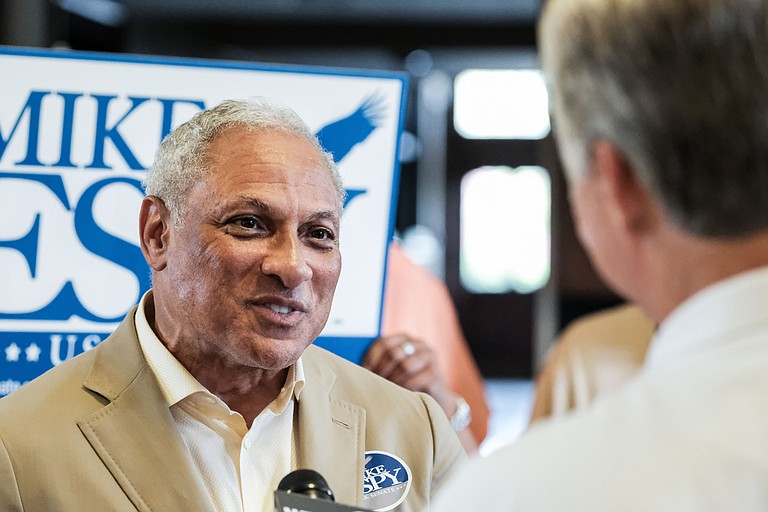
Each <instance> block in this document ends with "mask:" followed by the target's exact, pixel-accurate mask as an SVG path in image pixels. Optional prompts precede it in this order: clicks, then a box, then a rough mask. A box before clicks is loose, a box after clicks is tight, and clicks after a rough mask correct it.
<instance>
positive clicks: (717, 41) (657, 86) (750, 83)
mask: <svg viewBox="0 0 768 512" xmlns="http://www.w3.org/2000/svg"><path fill="white" fill-rule="evenodd" d="M767 17H768V2H766V0H549V1H548V2H547V5H546V7H545V9H544V12H543V15H542V19H541V24H540V27H539V48H540V52H541V58H542V65H543V69H544V72H545V75H546V76H547V79H548V80H549V81H550V93H551V100H552V110H553V114H554V118H555V123H556V126H555V127H556V130H557V133H558V141H559V144H560V148H561V154H562V156H563V159H564V162H565V165H566V167H567V168H568V170H569V171H570V174H571V176H572V177H578V176H579V174H580V173H581V174H583V173H586V172H587V170H588V166H589V158H590V154H589V151H590V145H591V143H592V142H594V141H596V140H599V139H603V140H609V141H611V142H612V143H613V144H614V145H615V146H616V147H617V148H618V149H619V150H620V151H621V152H622V153H623V154H624V156H625V157H626V158H627V160H628V162H629V163H630V164H631V165H632V167H633V169H634V170H635V171H636V172H637V177H638V178H639V179H640V180H641V181H642V182H643V183H644V185H645V186H647V187H648V188H649V189H650V190H651V191H652V192H653V193H654V195H655V196H656V198H657V199H658V200H659V201H660V202H661V204H662V205H663V207H664V209H665V210H666V213H667V215H668V217H669V219H670V220H671V221H672V222H674V223H675V224H676V225H677V226H678V227H679V228H681V229H682V230H684V231H687V232H689V233H693V234H696V235H701V236H709V237H737V236H742V235H749V234H752V233H755V232H756V231H758V230H763V229H766V228H768V19H767Z"/></svg>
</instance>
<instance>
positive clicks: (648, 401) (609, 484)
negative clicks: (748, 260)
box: [432, 267, 768, 512]
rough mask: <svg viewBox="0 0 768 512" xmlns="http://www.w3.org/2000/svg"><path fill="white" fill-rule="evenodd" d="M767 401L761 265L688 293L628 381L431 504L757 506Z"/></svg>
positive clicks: (715, 509) (767, 273) (766, 299)
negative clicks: (690, 293) (687, 297)
mask: <svg viewBox="0 0 768 512" xmlns="http://www.w3.org/2000/svg"><path fill="white" fill-rule="evenodd" d="M767 396H768V267H763V268H760V269H757V270H753V271H750V272H745V273H743V274H740V275H737V276H734V277H731V278H729V279H726V280H723V281H720V282H718V283H715V284H713V285H711V286H709V287H707V288H705V289H703V290H701V291H699V292H698V293H696V294H695V295H694V296H692V297H690V298H689V299H688V300H686V301H685V302H684V303H683V304H681V305H680V306H679V307H678V308H677V309H676V310H675V311H673V312H672V314H671V315H669V316H668V317H667V318H666V319H665V320H664V321H663V322H662V324H661V325H660V327H659V329H658V330H657V332H656V334H655V336H654V339H653V341H652V343H651V348H650V352H649V353H648V356H647V358H646V362H645V364H644V366H643V368H642V370H641V371H640V373H639V374H638V375H637V377H636V378H634V379H633V380H632V381H630V382H628V383H627V384H625V385H624V386H623V387H621V388H620V389H617V390H615V391H614V392H612V393H609V394H605V395H603V396H601V397H599V398H598V399H597V400H596V401H595V402H594V403H593V404H592V405H591V406H590V407H588V408H585V409H583V410H581V411H578V412H575V413H572V414H569V415H566V416H563V417H562V418H557V419H552V420H549V421H540V422H537V423H536V424H535V425H534V426H533V427H531V428H530V429H529V430H528V431H527V432H526V433H525V434H524V435H523V436H522V437H521V438H520V440H519V441H517V442H515V443H514V444H512V445H510V446H506V447H504V448H502V449H500V450H497V451H496V452H494V453H492V454H491V455H489V456H488V457H487V458H485V459H476V460H475V461H474V462H473V463H472V464H469V465H468V466H467V467H465V468H464V469H463V470H462V471H461V472H460V474H459V475H458V477H457V478H454V479H453V480H452V481H450V482H448V483H447V484H446V485H445V486H444V487H443V489H444V491H443V492H442V493H441V494H440V495H438V499H437V501H436V502H435V504H434V506H433V507H432V510H433V512H454V511H456V512H458V511H462V512H463V511H466V510H483V511H484V512H497V511H498V512H502V511H507V510H515V511H517V512H527V511H539V510H547V511H549V510H552V511H556V510H568V511H570V512H582V511H583V512H587V511H588V512H614V511H617V510H620V511H622V512H650V511H652V512H667V511H669V512H720V511H731V510H738V511H739V512H763V511H765V510H768V486H767V485H766V482H768V407H766V403H767V401H766V400H767V399H766V397H767Z"/></svg>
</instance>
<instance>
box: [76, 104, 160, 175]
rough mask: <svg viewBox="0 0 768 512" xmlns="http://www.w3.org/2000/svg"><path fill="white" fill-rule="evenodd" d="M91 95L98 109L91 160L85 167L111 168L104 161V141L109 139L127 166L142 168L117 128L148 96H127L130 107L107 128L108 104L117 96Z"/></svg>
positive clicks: (139, 169) (134, 168)
mask: <svg viewBox="0 0 768 512" xmlns="http://www.w3.org/2000/svg"><path fill="white" fill-rule="evenodd" d="M93 97H94V98H95V99H96V102H97V104H98V111H97V113H96V136H95V137H94V143H93V162H91V163H90V164H89V165H87V166H86V168H87V169H111V168H112V167H110V166H108V165H107V164H106V163H104V143H105V141H106V139H110V140H111V141H112V144H114V146H115V148H116V149H117V151H118V152H119V153H120V154H121V155H122V157H123V159H125V162H126V163H127V164H128V167H130V168H131V169H133V170H134V171H142V170H144V169H145V167H144V166H142V165H141V164H140V163H139V161H138V160H137V159H136V156H134V154H133V152H131V150H130V148H129V147H128V144H127V143H126V142H125V139H123V136H122V135H120V132H119V131H118V128H119V127H120V124H121V123H122V122H123V121H125V120H126V119H127V118H128V116H129V115H131V114H132V113H133V111H134V110H136V107H138V106H139V105H141V104H142V103H144V102H146V101H147V100H149V98H139V97H133V96H129V97H128V99H129V100H131V108H130V109H128V112H126V113H125V114H123V117H121V118H120V119H119V120H118V121H117V122H116V123H115V124H114V125H112V127H111V128H107V111H108V110H109V104H110V103H111V102H112V100H114V99H115V98H117V96H106V95H101V94H94V95H93Z"/></svg>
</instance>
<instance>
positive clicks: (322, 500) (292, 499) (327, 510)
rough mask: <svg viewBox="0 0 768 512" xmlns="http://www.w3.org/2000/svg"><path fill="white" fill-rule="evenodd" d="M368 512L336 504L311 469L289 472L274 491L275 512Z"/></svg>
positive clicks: (318, 474)
mask: <svg viewBox="0 0 768 512" xmlns="http://www.w3.org/2000/svg"><path fill="white" fill-rule="evenodd" d="M296 511H302V512H369V511H366V509H362V508H355V507H349V506H347V505H342V504H340V503H336V498H335V497H334V495H333V491H332V490H331V488H330V486H329V485H328V482H326V481H325V478H323V476H322V475H321V474H320V473H318V472H317V471H314V470H312V469H297V470H295V471H291V472H290V473H288V474H287V475H285V476H284V477H283V479H282V480H280V483H279V484H278V486H277V490H276V491H275V512H296Z"/></svg>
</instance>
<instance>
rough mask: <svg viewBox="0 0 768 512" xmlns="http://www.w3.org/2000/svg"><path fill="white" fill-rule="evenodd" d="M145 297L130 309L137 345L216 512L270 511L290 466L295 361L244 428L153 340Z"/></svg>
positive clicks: (299, 383)
mask: <svg viewBox="0 0 768 512" xmlns="http://www.w3.org/2000/svg"><path fill="white" fill-rule="evenodd" d="M150 293H152V292H151V290H150V291H149V292H147V294H145V295H144V297H142V299H141V303H140V304H139V308H138V309H137V310H136V317H135V319H136V331H137V333H138V337H139V343H140V345H141V349H142V351H143V352H144V357H145V358H146V360H147V364H148V365H149V367H150V368H151V370H152V372H153V373H154V375H155V377H156V378H157V381H158V383H159V384H160V389H161V390H162V393H163V396H164V397H165V400H166V402H167V403H168V407H169V408H170V411H171V414H172V415H173V418H174V420H175V422H176V427H177V428H178V430H179V433H180V434H181V437H182V439H183V440H184V443H185V445H186V446H187V449H188V450H189V454H190V460H191V463H192V465H193V467H194V468H195V469H196V470H197V474H198V475H199V476H200V484H201V486H202V488H203V490H204V491H205V492H206V493H207V494H208V496H209V497H210V499H211V503H212V504H213V507H214V509H215V510H217V511H219V512H253V511H263V512H272V511H273V509H274V499H273V493H274V491H275V489H276V488H277V485H278V483H279V482H280V480H281V479H282V477H283V476H285V475H286V474H287V473H288V472H290V471H291V469H292V468H295V467H296V460H295V453H296V450H295V449H293V448H294V443H295V436H294V435H293V433H294V427H293V415H294V410H295V403H296V402H297V401H298V399H299V395H300V394H301V390H302V388H303V387H304V383H305V378H304V370H303V366H302V362H301V358H299V360H298V361H296V364H294V365H292V366H291V367H290V368H289V371H288V377H287V378H286V382H285V385H284V386H283V388H282V389H281V390H280V394H279V395H278V397H277V398H276V399H275V400H274V401H272V402H271V403H270V404H269V405H268V406H267V407H266V408H265V409H264V410H263V411H262V412H261V413H260V414H259V415H258V416H257V417H256V418H255V419H254V421H253V424H252V425H251V428H250V429H248V428H247V426H246V423H245V420H244V419H243V417H242V416H241V415H240V413H238V412H235V411H232V410H230V408H229V407H228V406H227V405H226V404H225V403H224V402H223V401H222V400H221V399H219V398H218V397H217V396H215V395H214V394H212V393H211V392H210V391H208V390H207V389H205V388H204V387H203V385H202V384H200V383H199V382H198V381H197V380H196V379H195V378H194V377H193V376H192V374H190V373H189V372H188V371H187V369H186V368H184V366H183V365H182V364H181V363H180V362H179V361H178V360H177V359H176V358H175V357H174V356H173V355H172V354H171V353H170V352H169V351H168V349H167V348H166V347H165V345H163V343H162V342H161V341H160V340H159V339H158V337H157V335H156V334H155V333H154V331H153V330H152V328H151V327H150V325H149V322H148V321H147V317H146V315H145V313H144V307H145V305H146V302H147V297H148V296H149V294H150Z"/></svg>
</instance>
